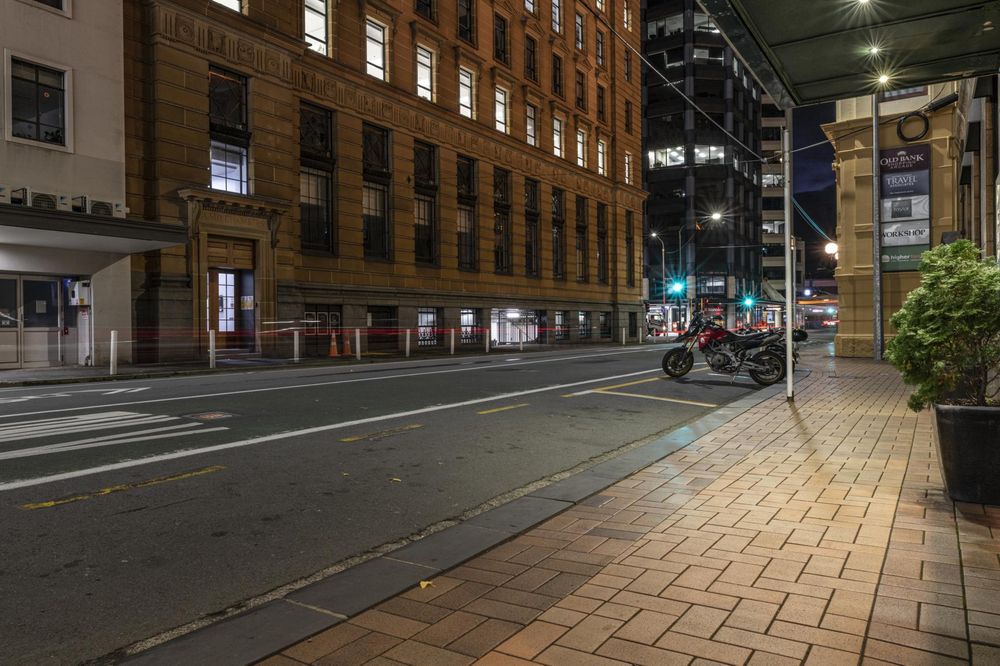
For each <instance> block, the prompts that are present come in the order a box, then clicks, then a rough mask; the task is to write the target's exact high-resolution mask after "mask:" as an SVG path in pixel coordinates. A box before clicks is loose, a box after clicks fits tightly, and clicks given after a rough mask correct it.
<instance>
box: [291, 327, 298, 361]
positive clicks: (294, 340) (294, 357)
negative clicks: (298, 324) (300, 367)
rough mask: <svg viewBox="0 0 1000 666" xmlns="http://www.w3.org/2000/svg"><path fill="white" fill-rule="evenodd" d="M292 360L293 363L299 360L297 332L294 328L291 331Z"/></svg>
mask: <svg viewBox="0 0 1000 666" xmlns="http://www.w3.org/2000/svg"><path fill="white" fill-rule="evenodd" d="M292 360H293V361H294V362H295V363H298V362H299V332H298V330H295V331H293V332H292Z"/></svg>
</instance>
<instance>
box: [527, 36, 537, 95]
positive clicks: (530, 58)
mask: <svg viewBox="0 0 1000 666" xmlns="http://www.w3.org/2000/svg"><path fill="white" fill-rule="evenodd" d="M524 78H526V79H528V80H529V81H534V82H535V83H538V42H536V41H535V40H534V38H532V37H528V36H527V35H525V37H524Z"/></svg>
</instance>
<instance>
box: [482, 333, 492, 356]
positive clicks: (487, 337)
mask: <svg viewBox="0 0 1000 666" xmlns="http://www.w3.org/2000/svg"><path fill="white" fill-rule="evenodd" d="M483 339H484V340H486V353H487V354H489V353H490V334H489V331H483Z"/></svg>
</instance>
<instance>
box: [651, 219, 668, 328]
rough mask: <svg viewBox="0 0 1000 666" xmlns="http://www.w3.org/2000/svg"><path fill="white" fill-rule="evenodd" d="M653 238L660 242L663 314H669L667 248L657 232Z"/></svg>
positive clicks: (652, 235)
mask: <svg viewBox="0 0 1000 666" xmlns="http://www.w3.org/2000/svg"><path fill="white" fill-rule="evenodd" d="M649 235H650V237H651V238H655V239H656V240H658V241H660V276H661V279H662V280H663V282H662V287H663V288H662V289H661V291H662V292H663V314H664V315H666V313H667V246H666V245H664V244H663V239H662V238H660V237H659V236H657V235H656V232H655V231H654V232H652V233H650V234H649Z"/></svg>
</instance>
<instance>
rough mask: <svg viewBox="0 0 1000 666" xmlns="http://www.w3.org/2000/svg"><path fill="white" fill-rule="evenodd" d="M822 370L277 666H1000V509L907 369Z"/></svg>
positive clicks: (850, 365) (822, 362)
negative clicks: (941, 447) (964, 500)
mask: <svg viewBox="0 0 1000 666" xmlns="http://www.w3.org/2000/svg"><path fill="white" fill-rule="evenodd" d="M811 361H812V366H813V372H812V374H811V375H810V376H809V378H807V379H805V380H804V381H802V382H801V383H800V384H799V386H798V388H797V393H796V399H795V401H794V403H788V402H787V401H786V400H785V399H784V396H783V395H781V396H778V397H775V398H772V399H770V400H767V401H765V402H763V403H761V404H760V405H758V406H757V407H755V408H753V409H751V410H749V411H747V412H745V413H743V414H742V415H741V416H739V417H737V418H735V419H733V420H732V421H730V422H729V423H727V424H726V425H724V426H722V427H720V428H717V429H715V430H714V431H712V432H710V433H709V434H707V435H705V436H704V437H701V438H700V439H698V440H697V441H695V442H694V443H692V444H691V445H689V446H687V447H686V448H684V449H681V450H679V451H677V452H676V453H674V454H672V455H670V456H668V457H666V458H664V459H663V460H661V461H660V462H658V463H656V464H654V465H651V466H649V467H647V468H646V469H644V470H642V471H640V472H638V473H636V474H634V475H632V476H631V477H629V478H627V479H625V480H623V481H621V482H619V483H617V484H615V485H614V486H612V487H610V488H608V489H606V490H605V491H603V492H601V493H599V494H597V495H595V496H592V497H590V498H588V499H587V500H585V501H583V502H582V503H580V504H578V505H576V506H575V507H573V508H571V509H569V510H567V511H566V512H564V513H562V514H560V515H558V516H556V517H554V518H552V519H550V520H549V521H547V522H546V523H544V524H542V525H540V526H539V527H537V528H536V529H533V530H531V531H529V532H527V533H526V534H524V535H522V536H520V537H517V538H515V539H513V540H512V541H510V542H507V543H505V544H503V545H501V546H498V547H496V548H494V549H492V550H490V551H488V552H486V553H485V554H483V555H482V556H480V557H478V558H476V559H474V560H472V561H470V562H467V563H465V564H463V565H462V566H459V567H457V568H455V569H453V570H451V571H449V572H448V573H447V574H445V575H444V576H440V577H438V578H437V579H435V580H433V581H432V584H431V585H429V586H426V587H423V588H420V587H418V588H414V589H411V590H409V591H407V592H405V593H404V594H402V595H400V596H398V597H396V598H394V599H391V600H389V601H387V602H385V603H383V604H381V605H380V606H378V607H377V608H375V609H372V610H369V611H367V612H365V613H362V614H361V615H358V616H357V617H354V618H351V619H350V620H348V621H346V622H344V623H342V624H340V625H337V626H335V627H333V628H332V629H329V630H327V631H325V632H323V633H321V634H319V635H317V636H314V637H313V638H311V639H309V640H307V641H305V642H303V643H301V644H299V645H295V646H293V647H290V648H288V649H286V650H285V651H283V652H282V653H281V654H280V655H276V656H274V657H272V658H270V659H268V660H266V661H265V662H261V663H262V664H267V665H268V666H280V665H294V664H302V663H305V664H319V665H323V666H328V665H329V666H333V665H345V666H346V665H353V664H427V665H435V666H438V665H448V664H471V663H477V664H483V665H494V664H511V665H516V664H532V663H533V664H551V665H573V666H575V665H580V666H587V665H590V664H595V665H596V664H649V665H655V666H661V665H670V664H710V663H722V664H768V665H771V664H800V663H805V664H859V663H862V664H872V665H875V664H886V663H888V664H907V665H912V664H952V663H970V662H971V663H975V664H993V663H997V664H1000V559H998V554H1000V507H989V506H987V507H984V506H979V505H962V504H959V505H955V504H954V503H952V502H951V501H950V500H949V499H948V498H947V496H946V495H945V494H944V493H943V489H942V484H941V478H940V473H939V470H938V463H937V458H936V453H935V450H934V445H933V441H932V434H931V422H930V415H929V413H927V412H923V413H920V414H915V413H913V412H911V411H909V410H907V408H906V398H907V396H908V394H909V390H908V389H907V388H906V387H905V386H904V385H903V383H902V382H901V381H900V379H899V375H898V373H896V372H895V371H894V370H893V369H892V368H891V367H889V366H887V365H885V364H876V363H874V362H871V361H865V360H853V359H851V360H848V359H831V358H826V357H819V356H818V355H817V356H814V357H813V358H812V359H811ZM998 482H1000V480H998Z"/></svg>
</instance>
